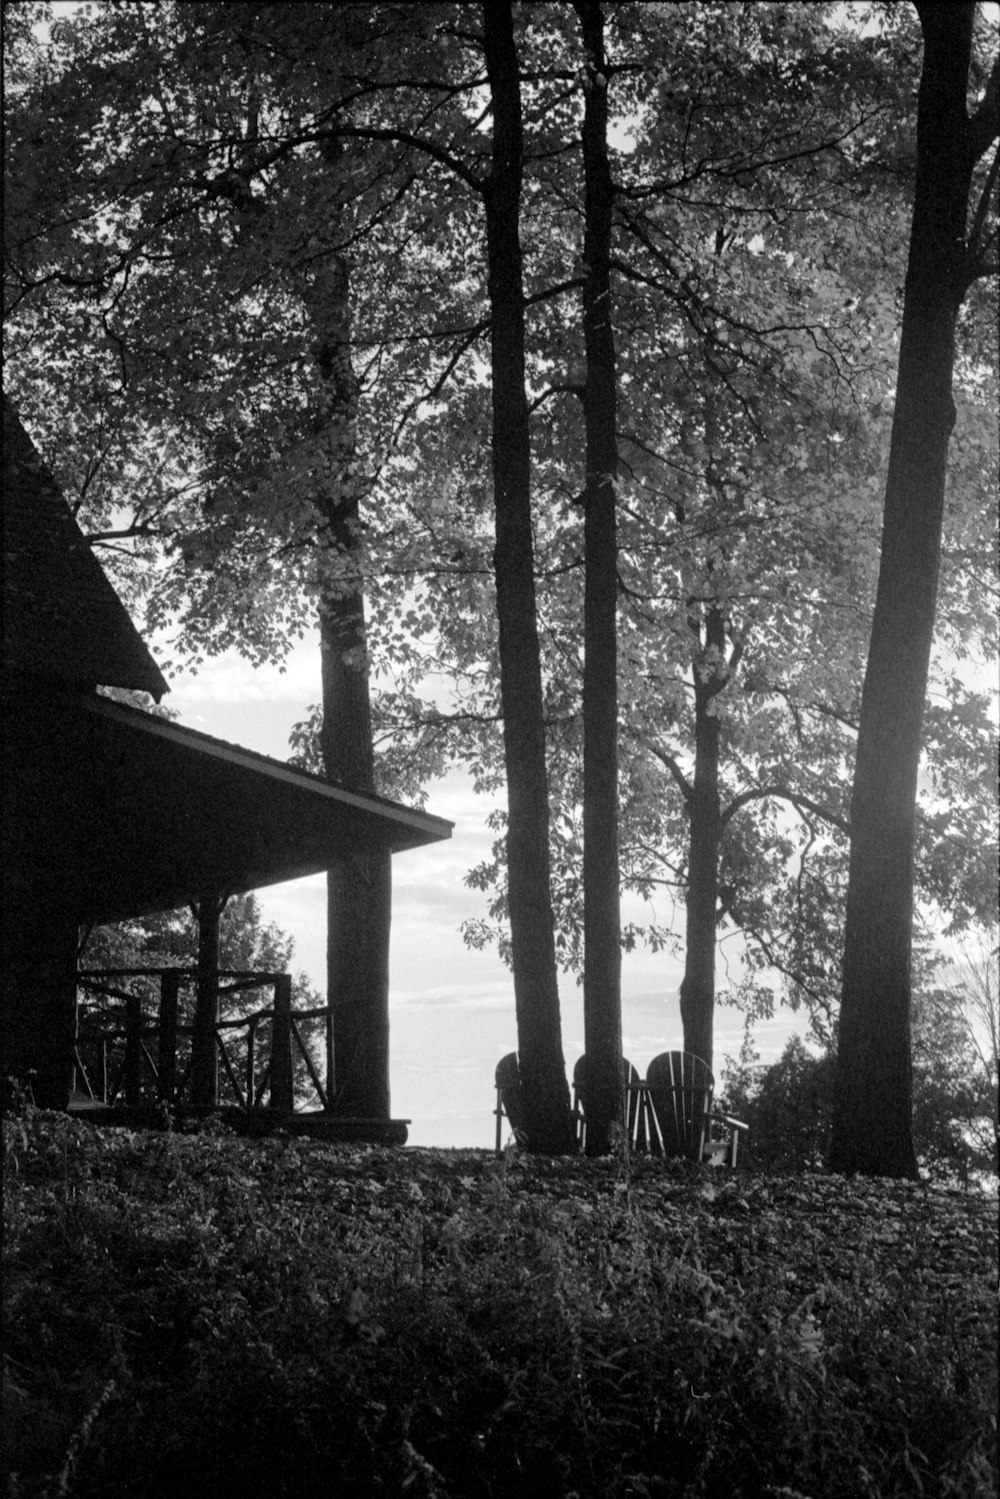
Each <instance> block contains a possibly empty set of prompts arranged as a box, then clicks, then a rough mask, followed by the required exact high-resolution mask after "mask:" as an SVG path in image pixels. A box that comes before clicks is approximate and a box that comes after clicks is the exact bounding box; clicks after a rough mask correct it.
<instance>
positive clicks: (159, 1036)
mask: <svg viewBox="0 0 1000 1499" xmlns="http://www.w3.org/2000/svg"><path fill="white" fill-rule="evenodd" d="M217 977H218V996H219V1003H220V1005H224V1004H225V1002H226V1000H229V999H232V997H233V996H234V995H238V994H241V993H247V994H249V993H252V992H253V991H254V990H260V989H267V988H271V990H272V992H273V1002H272V1004H271V1005H270V1006H268V1007H266V1008H262V1009H258V1010H252V1011H250V1012H248V1013H246V1014H242V1015H235V1016H225V1017H224V1018H221V1019H218V1020H216V1021H214V1023H213V1037H214V1044H215V1058H214V1060H215V1063H216V1065H215V1067H214V1068H212V1069H211V1094H212V1096H210V1097H209V1098H208V1099H205V1100H203V1101H204V1102H208V1103H209V1104H210V1105H211V1106H216V1105H218V1104H219V1103H220V1102H221V1101H222V1098H221V1096H220V1095H221V1092H222V1091H223V1090H222V1089H220V1083H223V1085H224V1087H225V1088H226V1089H227V1090H228V1091H229V1092H230V1093H231V1095H232V1101H233V1102H234V1103H235V1104H236V1106H237V1107H238V1108H240V1109H241V1110H243V1111H245V1112H247V1113H255V1112H258V1111H260V1110H261V1109H263V1108H265V1107H267V1108H270V1109H272V1110H276V1111H280V1112H283V1113H290V1112H292V1111H293V1110H294V1109H295V1106H296V1103H297V1102H299V1103H304V1104H305V1106H307V1107H308V1105H309V1102H310V1100H309V1097H308V1094H309V1093H310V1092H311V1093H312V1094H313V1095H314V1099H313V1107H315V1103H317V1102H318V1104H319V1108H320V1110H321V1112H323V1113H325V1114H329V1113H331V1112H332V1110H331V1107H330V1098H329V1093H328V1089H327V1087H326V1085H325V1084H324V1082H323V1080H322V1079H321V1078H320V1075H319V1072H318V1071H317V1068H316V1062H315V1059H314V1058H313V1056H312V1054H311V1052H310V1050H309V1046H308V1043H307V1039H306V1037H305V1035H304V1034H303V1030H302V1025H303V1022H306V1021H309V1020H317V1019H320V1018H321V1017H322V1018H323V1019H325V1020H326V1028H327V1031H329V1026H330V1011H329V1009H327V1008H321V1009H311V1010H293V1009H292V981H291V976H290V975H289V974H287V973H247V972H240V971H237V970H231V969H226V970H221V971H220V972H219V974H218V976H217ZM197 983H198V970H197V969H196V968H101V969H87V970H83V971H82V972H80V973H79V974H78V976H77V985H78V988H77V1007H76V1027H75V1041H74V1055H73V1063H74V1071H75V1077H74V1090H75V1092H76V1094H77V1097H78V1098H79V1095H80V1094H81V1093H82V1094H83V1096H84V1098H85V1099H86V1100H88V1101H92V1102H94V1103H103V1104H114V1103H119V1102H121V1103H124V1104H125V1105H126V1106H127V1107H130V1108H138V1107H140V1106H142V1105H143V1104H149V1103H156V1104H159V1105H167V1106H169V1107H171V1108H173V1107H178V1106H182V1105H184V1104H190V1103H191V1102H192V1101H193V1100H192V1098H191V1091H192V1090H191V1083H192V1075H193V1072H194V1061H195V1047H196V1045H197V1040H196V1034H197V1033H196V1027H195V1024H194V1004H195V999H194V996H195V993H196V991H197ZM241 1033H242V1038H243V1040H244V1045H245V1049H243V1047H241V1045H240V1040H241ZM296 1056H298V1057H299V1058H301V1061H302V1063H303V1064H304V1066H301V1067H300V1068H299V1089H298V1091H299V1098H298V1099H297V1098H296V1069H295V1057H296ZM81 1084H82V1087H81V1086H80V1085H81ZM304 1094H305V1095H306V1096H305V1097H304V1096H303V1095H304Z"/></svg>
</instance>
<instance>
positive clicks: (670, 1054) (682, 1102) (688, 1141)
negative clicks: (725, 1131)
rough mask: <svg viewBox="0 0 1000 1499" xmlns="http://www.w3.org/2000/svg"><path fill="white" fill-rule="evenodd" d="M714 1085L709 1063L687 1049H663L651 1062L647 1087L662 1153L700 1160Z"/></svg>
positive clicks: (647, 1075) (647, 1073)
mask: <svg viewBox="0 0 1000 1499" xmlns="http://www.w3.org/2000/svg"><path fill="white" fill-rule="evenodd" d="M714 1088H715V1079H714V1077H713V1076H712V1073H711V1070H710V1069H709V1067H708V1066H707V1065H706V1063H704V1062H703V1061H702V1059H701V1057H696V1056H694V1055H693V1054H692V1053H691V1052H689V1051H663V1052H661V1053H660V1055H659V1056H658V1057H654V1058H653V1060H652V1061H651V1062H650V1064H649V1068H648V1070H647V1072H646V1089H647V1092H648V1095H649V1101H650V1103H651V1105H652V1109H653V1118H654V1120H655V1121H656V1126H657V1128H658V1129H659V1132H660V1139H661V1140H662V1141H663V1153H664V1155H667V1156H687V1157H688V1159H689V1160H692V1161H700V1160H701V1158H702V1155H703V1153H704V1149H705V1137H706V1134H707V1132H708V1114H709V1110H710V1109H711V1107H712V1093H713V1090H714Z"/></svg>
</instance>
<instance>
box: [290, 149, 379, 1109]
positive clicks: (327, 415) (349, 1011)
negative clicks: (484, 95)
mask: <svg viewBox="0 0 1000 1499" xmlns="http://www.w3.org/2000/svg"><path fill="white" fill-rule="evenodd" d="M329 150H330V152H335V150H336V146H335V144H331V145H330V147H329ZM310 302H311V312H312V318H313V325H314V327H315V330H316V335H317V342H316V346H315V356H316V362H317V366H318V368H319V372H320V376H321V379H322V401H323V411H322V418H323V422H324V426H323V429H322V431H321V433H320V442H321V445H322V447H323V449H324V453H325V456H326V458H327V460H328V462H327V464H326V473H327V478H326V481H325V484H324V487H323V489H322V491H321V492H320V493H319V494H318V495H317V496H316V499H315V504H316V507H317V510H318V511H319V514H320V516H321V519H322V522H323V525H324V530H323V536H322V546H323V547H324V548H325V550H326V558H325V573H324V576H323V577H322V580H321V588H320V604H319V624H320V650H321V660H322V683H323V727H322V730H321V736H320V743H321V749H322V753H323V768H324V771H325V773H326V775H327V777H328V778H329V779H330V780H331V781H337V782H339V783H340V784H342V785H346V786H350V788H351V789H352V790H354V791H367V792H373V791H374V790H375V789H376V788H375V755H374V749H373V745H372V722H371V699H370V692H369V682H368V656H367V649H366V630H365V603H364V584H363V575H362V570H361V566H360V549H361V530H360V495H359V490H358V483H357V480H356V478H354V477H353V476H352V474H351V469H352V468H353V465H354V461H355V458H356V453H357V416H358V381H357V377H356V375H355V373H354V369H353V366H352V364H351V316H350V274H349V268H348V266H347V263H346V261H345V260H344V259H343V258H342V257H340V256H337V255H331V256H330V257H329V258H328V260H327V262H326V264H325V265H324V266H323V267H322V269H321V270H320V271H318V272H317V274H316V278H315V281H314V283H313V286H312V288H311V292H310ZM321 565H324V559H321ZM391 908H392V864H391V855H390V853H389V851H388V849H386V848H384V847H382V846H372V847H366V848H353V849H351V850H348V851H345V853H344V855H343V857H342V858H341V859H340V860H339V861H338V862H337V864H335V865H334V866H333V867H332V868H331V869H330V870H329V872H328V874H327V995H328V1004H329V1005H330V1007H331V1009H332V1032H333V1034H332V1040H330V1038H328V1041H329V1044H328V1046H327V1055H328V1057H329V1058H331V1059H332V1065H328V1069H327V1071H328V1075H327V1079H326V1082H327V1096H328V1098H329V1099H330V1101H331V1106H332V1108H333V1110H334V1112H335V1113H337V1114H340V1115H346V1116H351V1117H358V1118H366V1119H388V1118H389V1110H390V1102H389V936H390V923H391V915H392V909H391ZM331 1074H332V1075H331Z"/></svg>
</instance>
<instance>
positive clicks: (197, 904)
mask: <svg viewBox="0 0 1000 1499" xmlns="http://www.w3.org/2000/svg"><path fill="white" fill-rule="evenodd" d="M227 899H228V896H225V895H224V896H221V897H220V896H219V894H218V892H217V891H214V890H211V891H206V892H205V893H204V894H202V895H201V896H199V898H198V899H197V900H196V901H192V902H191V909H192V911H193V912H194V914H195V916H196V917H197V919H198V992H197V998H196V999H195V1010H194V1032H193V1035H192V1037H191V1102H192V1104H193V1105H194V1107H195V1108H196V1109H214V1108H217V1107H218V1104H219V1050H218V1039H217V1038H218V1032H217V1030H216V1026H217V1025H218V1023H219V917H220V916H221V914H222V911H223V909H224V908H225V904H226V901H227Z"/></svg>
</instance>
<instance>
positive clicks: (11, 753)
mask: <svg viewBox="0 0 1000 1499" xmlns="http://www.w3.org/2000/svg"><path fill="white" fill-rule="evenodd" d="M3 458H4V484H3V551H4V574H3V591H4V629H3V718H4V758H5V766H4V771H5V773H4V808H3V959H2V961H3V972H2V983H3V989H2V1009H0V1024H2V1041H3V1060H2V1068H3V1075H4V1077H5V1078H10V1077H13V1078H17V1079H21V1080H22V1081H26V1082H28V1083H29V1084H30V1088H31V1093H32V1096H33V1097H34V1100H35V1102H36V1103H37V1104H39V1105H40V1106H43V1107H48V1108H56V1109H65V1108H67V1107H68V1106H69V1102H70V1093H71V1088H72V1086H73V1078H74V1053H75V1027H76V996H77V962H78V950H79V945H80V938H81V933H82V932H86V931H87V930H88V929H89V928H90V927H92V926H93V925H96V924H100V923H103V922H109V921H118V920H123V919H126V918H129V917H137V916H143V915H147V914H150V913H152V912H156V911H165V910H173V909H176V908H178V907H181V906H186V905H191V906H193V907H194V908H195V909H196V910H197V911H198V913H199V916H200V920H201V925H202V955H201V958H200V966H201V968H202V969H203V970H204V972H203V973H202V975H201V980H200V984H201V987H200V990H199V999H198V1002H199V1005H200V1006H201V1007H202V1026H203V1029H204V1025H205V1023H206V1013H205V1005H206V1004H207V1005H208V1006H209V1010H211V1006H212V1003H213V999H212V990H213V985H214V988H215V991H216V998H215V1001H214V1002H215V1005H216V1012H215V1014H214V1017H213V1015H212V1014H211V1013H209V1014H208V1016H207V1025H208V1032H207V1034H208V1041H207V1045H208V1048H209V1054H210V1056H212V1057H214V1048H215V1043H216V1036H215V1034H214V1032H213V1029H212V1027H213V1024H214V1022H215V1021H217V1020H218V1013H217V988H218V976H217V974H213V973H212V971H211V970H212V955H213V940H214V942H215V943H216V946H215V948H214V952H215V964H216V966H217V961H218V959H217V951H218V949H217V922H218V912H219V910H220V908H221V905H222V904H224V901H225V899H226V897H227V896H230V895H235V894H238V893H243V892H246V891H249V890H257V889H260V888H262V887H265V886H267V885H272V884H277V883H280V882H283V881H286V880H293V879H297V878H299V877H301V876H305V875H313V874H318V873H320V872H323V871H329V870H331V869H335V868H337V867H339V866H342V865H343V864H344V863H345V862H348V863H349V862H350V860H351V858H352V857H353V856H355V855H356V854H357V853H358V851H359V850H361V851H365V853H366V854H367V855H370V854H372V853H373V852H375V853H379V852H381V853H384V855H385V858H386V863H387V864H388V862H389V860H390V856H392V855H395V854H398V853H402V852H404V851H406V850H408V849H413V848H419V847H422V846H424V845H428V844H431V843H434V842H437V841H439V840H442V839H446V838H448V837H450V835H451V828H452V824H451V823H449V822H446V821H445V820H444V819H442V818H439V817H434V816H431V815H430V814H428V813H426V812H422V811H417V810H414V809H412V808H409V807H405V806H402V805H400V804H398V803H395V802H392V801H389V800H387V799H385V798H382V797H378V796H373V795H369V794H366V793H364V792H360V791H355V790H352V789H351V788H350V787H346V786H339V785H334V784H331V783H329V782H327V781H325V780H323V779H322V778H320V777H318V776H314V775H310V774H308V773H306V772H303V771H300V770H297V769H294V768H293V767H291V766H289V765H287V764H284V763H283V762H281V761H278V760H275V759H272V758H270V757H268V756H265V755H260V754H256V753H254V752H252V751H250V750H246V749H243V748H241V747H240V746H238V745H233V744H228V743H226V742H225V741H223V740H220V739H216V738H214V737H212V736H210V735H208V734H203V733H199V732H197V731H195V730H192V729H188V728H185V727H183V726H182V725H180V724H178V723H175V722H173V721H171V720H170V719H168V718H163V717H159V716H155V715H154V714H152V713H149V712H145V711H143V710H142V709H141V708H137V707H134V706H132V705H131V704H130V703H128V702H122V701H117V700H115V699H114V698H113V697H112V696H111V695H109V694H108V693H107V692H106V691H104V692H102V691H101V690H100V689H109V688H110V689H114V688H119V689H128V690H132V691H139V692H143V693H148V694H150V695H151V696H152V698H153V699H154V700H155V701H156V702H159V701H160V699H161V698H162V697H163V696H164V694H165V693H166V692H167V691H168V687H167V683H166V681H165V680H164V677H163V675H162V673H161V671H160V669H159V667H158V666H157V664H156V662H155V661H154V660H153V657H152V655H151V654H150V652H149V649H148V648H147V646H146V644H145V642H144V641H143V640H142V638H141V636H140V635H139V633H138V631H137V630H136V629H135V626H134V625H133V623H132V621H131V619H130V617H129V614H128V611H127V610H126V608H125V606H124V604H123V603H122V601H121V599H120V598H119V597H118V595H117V594H116V592H115V590H114V588H113V587H112V585H111V583H110V581H109V579H108V578H107V576H106V574H105V573H104V571H103V569H102V568H101V566H100V563H99V562H98V561H97V559H96V557H95V555H94V553H93V551H92V550H91V548H90V546H89V545H88V543H87V541H86V539H85V538H84V536H83V534H82V532H81V530H80V528H79V526H78V524H77V522H76V519H75V517H74V515H73V513H72V511H71V510H70V507H69V505H68V504H67V503H66V500H65V498H64V496H63V495H62V493H61V492H60V490H59V487H58V485H57V484H56V482H55V480H54V479H53V477H52V474H51V472H50V471H49V469H48V468H47V467H46V465H45V464H44V462H43V461H42V459H41V457H40V456H39V454H38V452H37V451H36V449H35V447H34V445H33V443H32V442H31V440H30V438H29V437H28V435H27V433H26V432H25V430H24V427H23V426H22V424H21V422H20V420H19V418H18V416H17V414H16V411H15V410H14V408H13V406H12V405H11V404H10V403H9V402H8V401H7V399H6V397H5V398H4V454H3ZM213 928H214V931H213ZM378 987H379V988H380V991H381V992H376V993H372V994H370V995H364V996H361V1000H360V1009H361V1013H360V1015H359V1013H358V1010H359V1000H358V996H357V995H352V997H351V1006H352V1012H353V1013H352V1018H351V1035H352V1038H353V1046H352V1055H351V1057H350V1058H349V1063H350V1068H351V1069H352V1071H353V1072H354V1073H356V1075H357V1076H358V1077H359V1078H363V1079H365V1085H364V1088H363V1089H362V1091H361V1093H360V1095H359V1093H358V1090H356V1089H355V1090H354V1093H353V1095H352V1090H351V1088H350V1086H348V1087H347V1088H346V1089H341V1092H342V1094H343V1096H344V1097H346V1098H348V1099H350V1098H351V1097H352V1096H353V1097H354V1099H355V1102H354V1103H353V1104H352V1105H350V1112H352V1114H353V1115H354V1116H357V1115H358V1113H359V1107H358V1104H357V1101H356V1100H357V1098H358V1097H359V1096H360V1097H361V1098H362V1106H361V1109H360V1112H361V1113H367V1114H369V1115H370V1116H371V1118H372V1120H373V1122H374V1123H376V1124H377V1123H378V1122H379V1121H382V1122H384V1121H385V1120H387V1119H388V1101H389V1079H388V1018H387V1006H388V992H387V986H385V987H384V988H382V986H378ZM336 1005H337V997H336V996H330V1006H331V1010H330V1016H329V1032H330V1034H329V1036H328V1053H332V1045H333V1038H334V1037H335V1034H336V1024H335V1017H336ZM210 1070H211V1069H210ZM349 1081H350V1079H347V1082H348V1083H349ZM206 1086H207V1087H208V1093H207V1094H204V1093H203V1094H202V1097H201V1102H202V1103H203V1104H206V1103H207V1104H209V1105H210V1104H211V1103H212V1102H213V1099H212V1096H211V1084H210V1082H209V1083H208V1084H206ZM329 1111H330V1112H333V1105H332V1101H331V1102H330V1104H329ZM355 1122H356V1121H355ZM357 1133H358V1131H357V1129H355V1137H357ZM362 1133H363V1131H362ZM376 1135H377V1131H376ZM397 1138H398V1132H397ZM403 1138H405V1131H404V1132H403Z"/></svg>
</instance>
